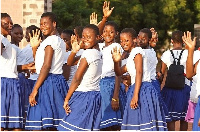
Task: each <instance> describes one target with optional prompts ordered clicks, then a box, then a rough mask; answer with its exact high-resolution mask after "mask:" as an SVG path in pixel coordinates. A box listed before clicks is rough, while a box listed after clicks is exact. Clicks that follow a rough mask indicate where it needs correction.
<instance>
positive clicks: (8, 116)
mask: <svg viewBox="0 0 200 132" xmlns="http://www.w3.org/2000/svg"><path fill="white" fill-rule="evenodd" d="M1 39H2V40H1V42H2V44H3V45H4V46H5V48H3V51H2V55H0V77H1V127H2V128H23V118H24V100H23V98H22V97H23V92H22V90H21V88H20V85H19V79H18V72H17V64H16V59H17V52H16V50H15V49H14V48H13V47H12V45H11V44H10V43H9V41H8V40H7V38H5V37H3V35H1Z"/></svg>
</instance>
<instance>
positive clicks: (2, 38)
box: [1, 35, 10, 48]
mask: <svg viewBox="0 0 200 132" xmlns="http://www.w3.org/2000/svg"><path fill="white" fill-rule="evenodd" d="M1 42H2V44H3V45H4V46H5V48H6V47H8V46H9V45H10V42H9V41H8V39H7V38H6V37H4V36H3V35H1Z"/></svg>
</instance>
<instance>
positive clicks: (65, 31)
mask: <svg viewBox="0 0 200 132" xmlns="http://www.w3.org/2000/svg"><path fill="white" fill-rule="evenodd" d="M61 33H65V34H69V36H72V35H75V33H74V32H73V31H72V30H69V29H65V30H63V31H62V32H61Z"/></svg>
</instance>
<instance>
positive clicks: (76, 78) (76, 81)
mask: <svg viewBox="0 0 200 132" xmlns="http://www.w3.org/2000/svg"><path fill="white" fill-rule="evenodd" d="M87 68H88V63H87V61H86V59H85V58H82V59H81V61H80V65H79V67H78V69H77V71H76V73H75V75H74V77H73V79H72V82H71V85H70V87H69V91H68V93H67V96H66V97H65V102H64V105H63V107H64V109H65V111H66V113H69V105H68V102H69V100H70V98H71V96H72V94H73V93H74V91H75V90H76V89H77V87H78V86H79V84H80V83H81V81H82V78H83V75H84V74H85V71H86V70H87Z"/></svg>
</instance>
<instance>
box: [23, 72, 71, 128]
mask: <svg viewBox="0 0 200 132" xmlns="http://www.w3.org/2000/svg"><path fill="white" fill-rule="evenodd" d="M68 89H69V88H68V85H67V81H66V80H65V78H64V77H63V75H61V74H49V75H48V76H47V78H46V80H45V81H44V82H43V84H42V86H41V87H40V88H39V89H38V94H37V96H36V101H37V105H35V106H33V107H31V106H30V105H29V107H28V111H27V118H26V125H25V129H27V130H42V129H48V128H57V126H58V124H59V122H60V121H61V120H62V118H63V116H64V114H65V111H64V109H63V104H64V99H65V96H66V94H67V91H68Z"/></svg>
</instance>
